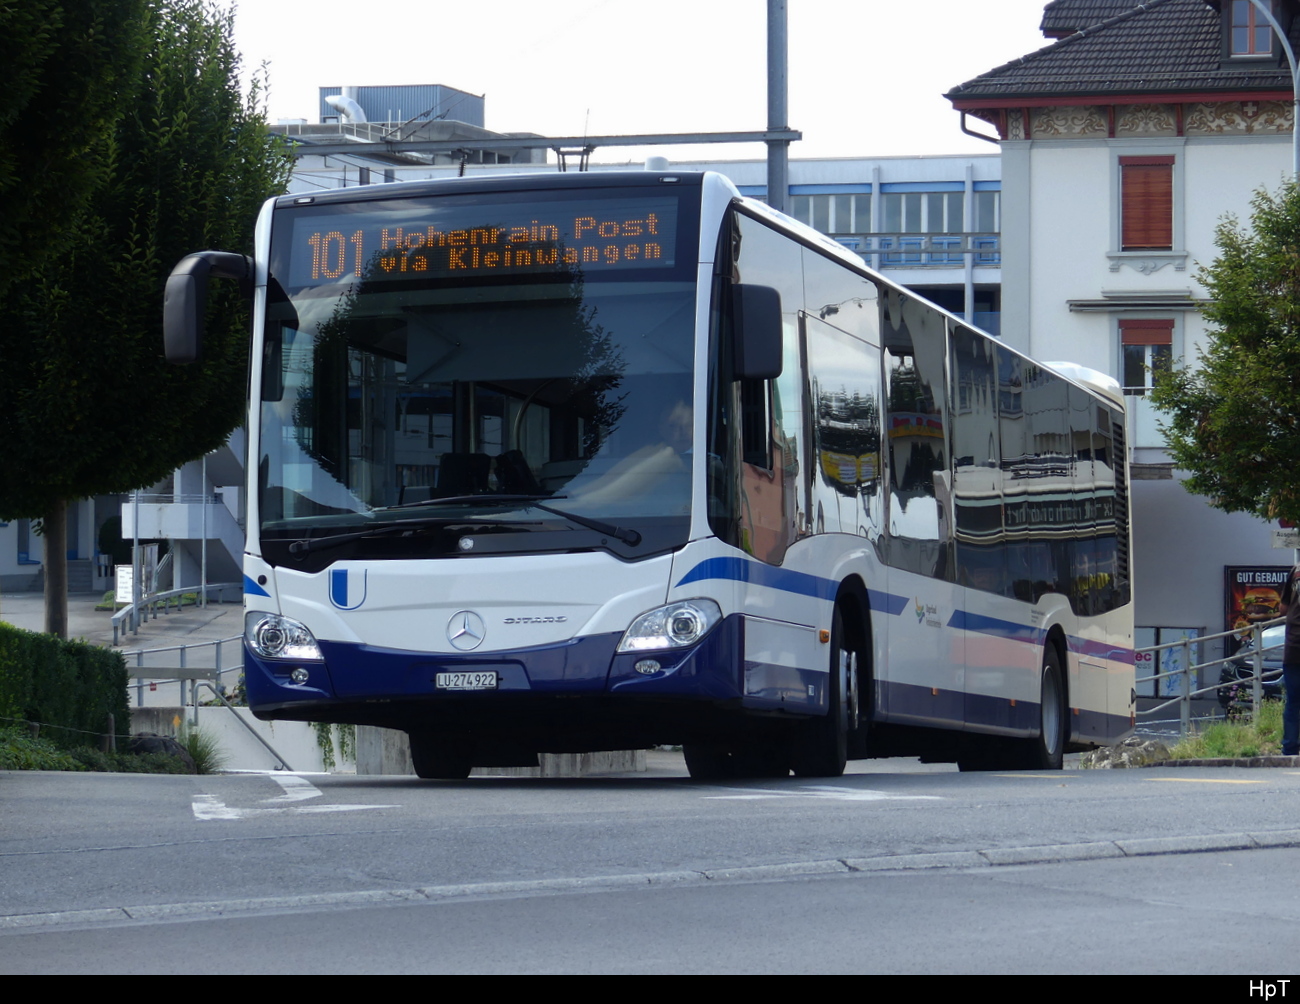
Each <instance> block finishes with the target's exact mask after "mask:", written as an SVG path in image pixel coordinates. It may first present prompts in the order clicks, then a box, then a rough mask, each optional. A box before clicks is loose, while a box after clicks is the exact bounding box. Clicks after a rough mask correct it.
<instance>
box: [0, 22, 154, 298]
mask: <svg viewBox="0 0 1300 1004" xmlns="http://www.w3.org/2000/svg"><path fill="white" fill-rule="evenodd" d="M144 11H145V0H21V2H12V3H0V66H3V67H4V68H5V99H4V101H3V102H0V261H3V262H4V263H5V266H4V268H3V269H0V314H3V313H4V312H5V311H4V296H5V293H6V291H7V290H9V289H11V288H12V287H13V286H14V285H15V284H22V283H23V282H25V281H26V280H27V278H28V276H30V275H32V274H33V273H34V271H35V270H37V269H39V268H41V267H42V266H43V265H44V264H45V263H46V262H47V261H48V260H49V259H50V258H51V256H53V255H56V254H58V253H59V252H60V251H62V250H63V249H64V248H66V247H67V245H68V242H69V241H70V240H71V239H72V237H73V234H74V232H75V223H76V221H77V218H78V216H79V214H80V212H81V210H82V209H83V208H84V207H85V206H86V205H87V203H88V202H89V199H90V197H91V195H92V194H93V193H94V192H95V190H96V189H98V187H99V186H100V185H101V184H102V183H103V181H104V175H105V171H106V169H107V166H108V164H107V158H106V157H105V156H104V153H105V147H106V143H107V141H108V139H109V138H110V137H111V136H112V134H113V130H114V128H115V126H116V124H117V121H118V119H119V118H120V117H121V115H122V112H123V111H124V110H125V108H126V100H124V99H126V98H128V97H129V95H130V94H132V93H133V92H134V91H135V89H136V88H137V86H138V82H139V78H140V61H141V59H142V58H143V56H144V52H145V45H144V42H143V38H144V36H143V29H144Z"/></svg>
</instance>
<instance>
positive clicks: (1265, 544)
mask: <svg viewBox="0 0 1300 1004" xmlns="http://www.w3.org/2000/svg"><path fill="white" fill-rule="evenodd" d="M1298 7H1300V4H1297V3H1296V2H1295V0H1276V2H1275V4H1274V9H1275V11H1276V13H1277V16H1278V17H1279V19H1280V20H1281V22H1282V24H1283V25H1285V26H1288V27H1289V28H1290V30H1291V34H1292V39H1293V41H1295V42H1297V43H1300V37H1297V31H1298V30H1300V17H1297V16H1296V15H1297V12H1298ZM1041 27H1042V30H1043V32H1044V34H1045V35H1046V36H1047V37H1048V38H1052V39H1055V41H1053V42H1052V43H1051V44H1049V45H1047V46H1045V47H1044V48H1042V49H1039V50H1038V51H1036V52H1032V53H1029V54H1027V55H1025V56H1023V57H1021V58H1020V59H1017V60H1014V61H1013V62H1010V63H1007V64H1005V65H1003V66H999V67H997V68H995V69H992V70H990V71H989V72H987V73H985V74H982V75H981V76H979V77H976V78H975V79H973V80H969V81H967V82H966V83H964V84H961V85H959V86H957V87H954V88H953V89H952V90H950V91H949V92H948V94H947V97H948V98H949V100H951V102H952V104H953V106H954V107H955V108H956V109H958V110H959V111H961V112H962V113H963V118H964V121H965V122H966V123H972V121H973V120H980V121H979V122H975V123H974V125H975V126H977V127H980V128H982V129H983V130H984V131H986V132H990V133H992V134H995V135H996V138H997V139H998V140H999V142H1000V146H1001V149H1002V216H1001V237H1002V264H1003V268H1002V328H1001V333H1002V336H1003V337H1004V338H1005V339H1006V341H1008V342H1009V343H1010V344H1012V345H1014V346H1016V347H1017V348H1020V349H1023V350H1025V351H1027V352H1029V353H1030V354H1032V355H1033V356H1035V357H1037V358H1039V359H1048V360H1052V359H1060V360H1069V361H1073V362H1077V363H1081V364H1083V365H1085V366H1090V367H1093V368H1095V369H1099V370H1102V371H1105V372H1107V373H1110V374H1112V375H1114V376H1115V377H1117V378H1118V379H1119V380H1120V382H1121V383H1122V384H1123V385H1124V386H1125V388H1126V390H1127V394H1128V402H1129V404H1130V429H1129V437H1130V443H1129V445H1130V449H1131V453H1130V456H1131V459H1132V461H1133V463H1134V467H1133V481H1134V483H1133V493H1132V498H1133V505H1134V518H1133V553H1134V572H1135V578H1134V584H1135V590H1134V593H1135V601H1136V616H1137V624H1138V626H1139V628H1140V629H1142V630H1140V631H1139V644H1152V643H1154V642H1155V641H1156V640H1157V639H1159V640H1161V641H1167V640H1172V639H1173V638H1174V637H1177V636H1179V635H1180V634H1181V633H1183V632H1186V631H1193V632H1196V633H1213V632H1216V631H1221V630H1223V629H1224V626H1225V624H1224V621H1225V617H1226V616H1227V609H1226V605H1227V600H1226V596H1225V579H1226V574H1225V569H1226V568H1227V567H1230V566H1248V565H1284V564H1289V563H1290V560H1291V552H1290V551H1278V550H1274V549H1273V548H1272V547H1271V539H1270V527H1269V526H1268V525H1267V524H1265V523H1263V522H1261V521H1260V520H1257V519H1254V518H1252V517H1249V516H1245V515H1240V514H1236V515H1228V514H1225V513H1221V512H1219V511H1217V510H1214V509H1211V508H1210V507H1209V506H1208V505H1207V504H1206V503H1205V501H1204V499H1202V498H1200V497H1197V496H1193V495H1190V494H1188V493H1187V492H1185V491H1184V490H1183V489H1182V487H1181V485H1180V484H1179V472H1177V471H1175V470H1174V469H1173V466H1172V464H1171V463H1170V462H1169V457H1168V454H1167V453H1166V452H1165V450H1164V448H1163V447H1164V439H1163V437H1162V435H1161V434H1160V431H1159V428H1158V426H1157V422H1156V416H1155V414H1154V412H1153V410H1152V408H1151V406H1150V403H1149V401H1148V400H1147V397H1146V394H1145V391H1146V390H1147V388H1149V386H1150V380H1151V367H1152V366H1160V365H1164V364H1166V363H1167V362H1168V361H1170V360H1172V361H1173V365H1178V366H1182V365H1195V363H1196V359H1197V356H1198V351H1199V349H1200V348H1201V346H1202V345H1203V344H1204V339H1205V322H1204V320H1203V319H1202V317H1201V314H1200V305H1201V304H1202V303H1203V302H1204V301H1205V297H1206V292H1205V289H1204V287H1202V286H1201V284H1200V283H1199V282H1198V281H1197V270H1198V268H1199V267H1200V266H1201V265H1204V264H1208V263H1209V262H1211V261H1212V260H1213V259H1214V258H1215V256H1216V253H1217V249H1216V247H1215V244H1214V233H1215V228H1216V227H1217V225H1218V224H1219V223H1220V221H1221V220H1222V219H1223V218H1224V216H1225V215H1234V216H1236V217H1238V218H1239V219H1241V220H1243V221H1248V220H1249V213H1250V200H1251V196H1252V195H1253V193H1254V192H1255V191H1256V190H1257V189H1259V188H1260V187H1262V186H1263V187H1268V188H1270V189H1276V188H1277V187H1278V185H1279V184H1280V183H1281V182H1282V181H1283V180H1284V179H1285V178H1287V177H1288V176H1289V175H1290V173H1291V139H1292V134H1291V129H1292V115H1291V108H1292V105H1291V101H1292V93H1291V78H1290V73H1289V71H1288V70H1287V63H1286V59H1285V56H1284V55H1283V53H1282V51H1281V48H1280V43H1279V42H1278V40H1277V39H1275V38H1274V37H1273V34H1272V32H1270V31H1268V30H1267V25H1266V22H1264V21H1263V20H1262V19H1258V17H1257V15H1256V14H1255V12H1254V9H1253V7H1252V6H1251V4H1249V3H1245V2H1218V0H1147V2H1146V3H1143V4H1140V5H1139V4H1137V3H1133V2H1129V0H1055V2H1054V3H1049V4H1047V5H1046V8H1045V10H1044V14H1043V21H1042V25H1041ZM1209 648H1211V649H1212V651H1211V652H1209V653H1206V654H1207V655H1208V654H1214V655H1217V654H1218V650H1217V646H1209Z"/></svg>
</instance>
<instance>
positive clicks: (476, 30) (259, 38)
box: [222, 0, 1048, 163]
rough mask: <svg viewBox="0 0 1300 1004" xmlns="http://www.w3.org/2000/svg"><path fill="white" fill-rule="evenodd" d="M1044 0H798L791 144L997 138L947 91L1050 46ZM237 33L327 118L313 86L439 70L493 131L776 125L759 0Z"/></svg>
mask: <svg viewBox="0 0 1300 1004" xmlns="http://www.w3.org/2000/svg"><path fill="white" fill-rule="evenodd" d="M1044 2H1045V0H910V2H906V3H900V2H898V0H789V3H788V9H789V29H788V30H789V51H790V54H789V110H790V113H789V124H790V126H791V127H792V128H794V129H798V130H800V131H801V132H802V133H803V137H804V138H803V140H802V141H800V142H798V143H794V144H792V146H791V149H790V155H791V157H795V158H809V157H852V156H871V157H876V156H906V155H910V154H926V155H929V154H940V153H990V152H993V151H994V150H995V147H993V146H992V145H991V144H988V143H985V142H982V141H980V140H976V139H972V138H970V137H968V136H965V135H963V133H962V132H961V128H960V116H959V114H958V113H957V112H955V111H954V110H953V109H952V106H951V105H950V104H949V103H948V102H947V101H946V100H945V99H944V98H943V96H942V95H943V93H944V92H945V91H947V90H948V89H949V88H951V87H953V86H955V85H956V84H959V83H962V82H963V81H966V80H969V79H970V78H971V77H974V76H977V75H978V74H980V73H983V72H984V71H986V70H990V69H992V68H993V67H995V66H999V65H1001V64H1003V63H1005V62H1008V61H1009V60H1012V59H1015V58H1016V57H1018V56H1022V55H1024V54H1026V53H1029V52H1032V51H1034V50H1035V49H1039V48H1042V47H1043V46H1044V45H1046V44H1048V40H1047V39H1045V38H1044V37H1043V36H1042V35H1041V34H1040V33H1039V31H1038V24H1039V21H1040V19H1041V17H1042V10H1043V6H1044ZM222 5H223V6H231V4H230V3H229V2H224V0H223V3H222ZM235 43H236V45H237V47H238V48H239V50H240V52H241V53H242V54H243V58H244V65H245V71H246V72H247V71H250V70H254V69H256V68H257V67H259V66H261V65H262V64H266V67H267V72H268V75H269V85H270V89H269V104H268V110H269V113H270V120H271V121H272V122H275V121H277V120H278V119H280V118H306V119H307V120H308V121H312V122H315V121H317V120H318V112H317V101H318V98H317V88H318V87H323V86H352V85H390V84H446V85H448V86H451V87H456V88H459V89H461V90H465V91H470V92H472V93H475V94H483V95H485V116H486V121H485V124H486V126H487V128H489V129H492V130H494V131H498V132H534V133H541V134H543V135H547V136H581V135H611V134H628V133H667V132H705V131H736V130H761V129H764V128H765V127H766V125H767V78H766V63H767V44H766V3H765V0H657V2H655V3H649V4H647V3H644V2H637V3H633V2H631V0H558V2H556V0H552V2H551V3H539V2H537V0H531V2H524V0H478V2H475V0H460V2H456V3H447V2H444V0H384V2H382V3H374V4H358V3H357V2H356V0H347V2H343V0H245V2H244V3H243V4H242V5H239V6H236V15H235ZM418 110H419V109H411V110H410V112H415V111H418ZM763 151H764V148H763V147H762V146H761V145H754V144H749V145H744V146H740V145H728V146H714V147H698V146H697V147H694V148H693V150H689V151H688V150H678V149H669V150H667V151H662V150H661V151H658V152H660V153H664V154H665V155H667V156H669V157H671V158H672V159H677V160H681V159H686V156H687V155H691V154H693V155H694V156H695V157H708V158H710V159H727V160H731V159H741V158H753V157H761V156H763ZM646 152H647V151H644V150H641V151H630V150H626V149H623V148H612V147H611V148H605V149H603V150H602V151H599V152H598V153H597V155H596V156H595V157H594V158H593V159H596V160H600V161H606V162H611V161H612V162H623V161H627V160H634V161H635V162H638V163H639V162H640V160H641V159H643V158H644V155H645V153H646Z"/></svg>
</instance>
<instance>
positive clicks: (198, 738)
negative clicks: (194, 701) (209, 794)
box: [180, 725, 230, 774]
mask: <svg viewBox="0 0 1300 1004" xmlns="http://www.w3.org/2000/svg"><path fill="white" fill-rule="evenodd" d="M180 742H181V745H182V746H184V747H185V748H186V749H187V750H188V751H189V754H190V757H191V758H193V760H194V769H195V770H197V771H198V772H199V773H200V774H216V773H218V772H219V771H221V770H222V769H224V768H225V766H226V764H227V763H228V762H229V760H230V754H229V753H227V752H226V751H225V750H224V749H222V748H221V743H220V742H218V741H217V737H216V735H215V734H214V733H212V732H208V731H206V730H204V729H201V728H198V727H196V726H194V725H187V726H185V730H184V732H183V733H182V734H181V738H180Z"/></svg>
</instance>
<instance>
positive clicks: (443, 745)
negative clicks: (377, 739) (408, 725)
mask: <svg viewBox="0 0 1300 1004" xmlns="http://www.w3.org/2000/svg"><path fill="white" fill-rule="evenodd" d="M407 738H408V739H409V740H410V742H411V764H412V765H413V766H414V767H415V775H416V777H420V778H424V779H425V780H426V781H434V780H443V781H461V780H464V779H465V778H467V777H469V772H470V771H471V770H472V769H473V767H474V765H473V764H472V763H471V762H470V758H469V754H468V753H467V752H465V750H464V749H462V748H460V747H457V746H455V745H454V744H451V743H448V742H447V741H446V740H445V739H442V738H440V737H438V736H436V735H433V734H431V733H428V732H408V733H407Z"/></svg>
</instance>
